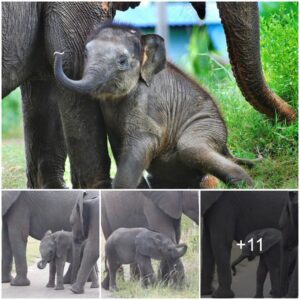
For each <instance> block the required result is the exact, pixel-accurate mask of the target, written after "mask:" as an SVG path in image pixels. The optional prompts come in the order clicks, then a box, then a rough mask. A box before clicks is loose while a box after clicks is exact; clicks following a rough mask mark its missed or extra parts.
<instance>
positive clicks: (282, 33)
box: [187, 3, 298, 188]
mask: <svg viewBox="0 0 300 300" xmlns="http://www.w3.org/2000/svg"><path fill="white" fill-rule="evenodd" d="M297 12H298V4H297V3H280V4H278V6H277V8H276V9H274V10H272V11H271V12H270V13H269V14H266V16H264V17H262V18H261V57H262V63H263V69H264V74H265V77H266V80H267V82H268V84H269V86H270V87H271V88H272V89H273V90H274V91H275V92H276V93H277V94H278V95H279V96H281V97H282V98H283V99H284V100H286V101H287V102H289V103H290V104H291V105H292V106H293V107H294V109H295V110H297V109H298V21H297V16H298V14H297ZM206 39H207V34H206V32H205V31H203V30H199V29H198V28H196V29H195V30H194V32H193V35H192V38H191V42H190V64H189V65H188V66H187V71H188V72H189V73H191V74H192V75H193V76H195V77H196V78H197V79H199V81H200V83H201V84H202V85H203V86H204V87H205V88H206V89H207V90H209V91H210V93H211V94H212V95H213V96H214V98H215V99H216V102H217V103H218V105H219V107H220V109H221V112H222V115H223V117H224V119H225V122H226V124H227V127H228V132H229V140H228V145H229V149H230V150H231V152H232V153H233V154H234V155H235V156H238V157H242V158H254V157H256V156H258V155H262V156H263V160H262V161H261V162H259V163H257V165H256V166H255V167H254V168H253V169H252V170H249V174H250V175H251V177H252V178H253V179H254V184H255V188H296V187H297V184H298V177H297V175H298V122H295V123H294V124H292V125H290V126H286V124H284V123H280V122H278V121H277V120H269V119H267V118H266V117H265V116H263V115H262V114H260V113H259V112H257V111H256V110H254V109H253V108H252V106H251V105H250V104H248V103H247V102H246V101H245V99H244V97H243V96H242V94H241V92H240V90H239V88H238V87H237V85H236V82H235V79H234V77H233V75H232V72H231V69H230V66H228V65H227V66H225V67H224V66H222V65H220V64H219V63H218V62H217V61H216V60H215V59H214V58H213V56H212V51H210V50H211V49H209V47H208V46H207V42H206ZM220 186H221V187H222V188H226V186H225V185H224V184H221V185H220Z"/></svg>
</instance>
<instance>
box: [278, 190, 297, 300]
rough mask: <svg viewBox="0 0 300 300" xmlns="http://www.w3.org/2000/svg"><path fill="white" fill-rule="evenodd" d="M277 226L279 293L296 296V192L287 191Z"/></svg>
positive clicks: (290, 296) (291, 296) (285, 295)
mask: <svg viewBox="0 0 300 300" xmlns="http://www.w3.org/2000/svg"><path fill="white" fill-rule="evenodd" d="M289 195H290V197H289V198H288V199H286V202H285V205H284V208H283V210H282V213H281V216H280V220H279V227H280V229H281V232H282V262H281V293H282V296H284V297H287V298H297V297H298V192H296V191H293V192H289Z"/></svg>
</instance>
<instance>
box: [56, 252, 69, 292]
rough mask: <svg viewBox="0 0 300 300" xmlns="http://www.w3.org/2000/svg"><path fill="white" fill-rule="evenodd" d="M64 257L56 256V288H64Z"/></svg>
mask: <svg viewBox="0 0 300 300" xmlns="http://www.w3.org/2000/svg"><path fill="white" fill-rule="evenodd" d="M65 262H66V259H65V257H61V258H56V287H55V289H56V290H63V289H64V268H65Z"/></svg>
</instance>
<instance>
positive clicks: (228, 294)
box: [212, 287, 234, 298]
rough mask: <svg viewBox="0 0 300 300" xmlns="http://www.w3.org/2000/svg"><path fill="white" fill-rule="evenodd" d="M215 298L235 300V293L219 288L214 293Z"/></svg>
mask: <svg viewBox="0 0 300 300" xmlns="http://www.w3.org/2000/svg"><path fill="white" fill-rule="evenodd" d="M212 297H213V298H234V292H233V291H232V290H230V289H229V290H228V289H222V288H220V287H219V288H218V289H217V290H215V291H214V292H213V293H212Z"/></svg>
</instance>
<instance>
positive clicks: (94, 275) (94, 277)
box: [90, 265, 99, 288]
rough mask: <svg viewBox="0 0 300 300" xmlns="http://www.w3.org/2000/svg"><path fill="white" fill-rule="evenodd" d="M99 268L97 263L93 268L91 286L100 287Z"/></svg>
mask: <svg viewBox="0 0 300 300" xmlns="http://www.w3.org/2000/svg"><path fill="white" fill-rule="evenodd" d="M97 270H98V268H97V265H95V266H94V267H93V268H92V271H91V274H90V277H91V281H92V284H91V288H98V287H99V281H98V274H97V273H98V272H97Z"/></svg>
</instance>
